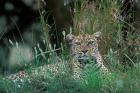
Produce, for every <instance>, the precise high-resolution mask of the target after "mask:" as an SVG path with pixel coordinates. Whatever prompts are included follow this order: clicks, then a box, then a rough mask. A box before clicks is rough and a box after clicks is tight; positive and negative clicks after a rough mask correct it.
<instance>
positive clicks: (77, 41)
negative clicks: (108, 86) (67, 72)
mask: <svg viewBox="0 0 140 93" xmlns="http://www.w3.org/2000/svg"><path fill="white" fill-rule="evenodd" d="M100 36H101V32H95V33H94V34H80V35H78V36H75V35H73V34H71V33H70V34H68V35H67V36H66V40H67V42H68V44H69V46H70V54H71V55H72V60H73V64H74V66H73V69H75V70H73V71H74V72H73V73H74V76H77V77H76V78H79V77H80V75H79V74H80V71H81V70H82V69H83V67H85V65H86V64H88V63H89V62H90V63H95V64H96V65H97V67H98V68H99V69H100V71H101V72H102V73H104V74H105V73H110V72H109V70H108V69H107V67H106V66H105V65H104V63H103V59H102V56H101V54H100V52H99V49H98V46H99V45H98V43H99V41H100V39H101V38H100ZM78 69H79V70H78Z"/></svg>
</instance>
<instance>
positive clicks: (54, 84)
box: [0, 0, 140, 93]
mask: <svg viewBox="0 0 140 93" xmlns="http://www.w3.org/2000/svg"><path fill="white" fill-rule="evenodd" d="M121 7H122V3H121V2H120V1H119V0H99V1H98V0H95V2H94V3H91V4H89V5H87V2H85V1H83V0H81V2H78V3H75V8H74V19H73V21H74V27H73V28H72V29H73V33H74V34H75V35H78V34H83V33H89V34H92V33H94V32H96V31H101V32H102V38H101V41H100V44H99V49H100V52H101V53H102V56H103V58H104V63H105V65H107V67H108V68H109V69H110V72H111V74H110V75H106V74H102V73H100V72H99V71H97V70H95V69H96V68H95V67H94V66H89V67H87V68H86V69H84V70H83V71H82V74H81V79H75V78H73V77H72V76H71V72H70V71H69V70H68V69H69V68H70V67H69V66H68V65H67V64H69V63H70V59H68V58H69V57H68V56H69V55H66V54H67V53H66V52H67V51H65V49H64V51H63V52H62V54H61V56H60V58H61V61H62V62H63V63H65V64H64V65H63V64H62V66H60V67H59V66H58V68H59V70H60V72H59V74H57V75H53V73H52V72H50V71H49V70H48V69H46V72H45V74H43V77H42V75H40V73H41V72H40V73H38V75H37V76H36V77H34V79H33V82H32V83H31V84H30V83H29V82H25V84H24V85H23V86H22V87H20V88H19V87H18V86H16V84H13V83H12V82H10V81H7V80H3V77H1V80H0V93H124V92H128V93H139V92H140V80H139V78H140V71H139V68H140V67H139V61H140V54H139V53H140V50H139V49H140V47H139V46H138V47H136V48H137V51H131V50H129V49H130V48H129V46H130V45H129V44H130V43H129V41H131V39H132V38H131V37H132V35H131V34H130V33H128V34H129V35H128V41H127V42H126V41H124V39H123V37H122V29H123V27H124V25H125V24H128V26H130V28H131V26H132V25H131V24H129V23H126V22H125V20H123V19H122V18H121V15H120V12H121V10H120V9H121ZM130 15H131V14H130ZM41 23H42V26H43V27H42V28H43V31H48V30H49V29H48V27H47V25H46V22H45V21H44V18H43V16H41ZM128 30H131V29H128ZM128 32H131V31H128ZM43 33H44V32H43ZM45 35H46V38H48V36H47V32H45ZM133 37H134V36H133ZM46 41H47V42H46V51H48V52H46V53H49V54H51V55H49V56H48V55H45V56H46V59H45V62H46V60H47V64H54V63H56V61H57V56H56V55H55V52H49V51H54V50H53V49H54V48H53V47H51V46H50V44H49V41H48V39H46ZM61 49H63V47H62V48H61ZM37 51H39V50H37ZM40 52H41V51H40ZM39 56H42V55H41V54H40V55H39ZM40 61H42V60H40V58H39V57H38V54H37V53H36V55H35V59H34V60H33V62H34V63H35V67H34V66H33V68H35V69H36V68H38V67H39V66H40V65H38V64H41V62H40ZM43 61H44V60H43ZM122 63H133V67H127V69H126V67H125V66H124V65H123V64H122ZM135 63H137V64H135ZM61 67H62V69H61ZM30 70H32V67H29V68H28V69H27V73H30ZM64 72H65V73H64ZM25 79H26V78H25Z"/></svg>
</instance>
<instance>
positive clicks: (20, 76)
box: [5, 32, 109, 82]
mask: <svg viewBox="0 0 140 93" xmlns="http://www.w3.org/2000/svg"><path fill="white" fill-rule="evenodd" d="M100 36H101V32H95V33H94V34H80V35H78V36H76V35H73V34H71V33H70V34H67V35H66V38H65V39H66V42H67V43H68V45H69V46H70V49H69V50H70V53H69V54H70V61H69V62H70V63H71V67H72V75H73V77H74V78H75V79H79V78H81V72H82V71H83V70H84V67H85V66H86V65H87V64H89V63H95V64H96V65H97V67H99V69H100V71H101V72H103V73H109V70H108V69H107V67H106V66H105V65H104V63H103V59H102V56H101V54H100V52H99V49H98V46H99V45H98V42H99V40H100ZM59 61H62V60H61V59H59ZM62 64H63V62H57V65H56V64H55V65H54V64H50V65H44V66H41V67H39V68H38V69H39V71H38V70H36V69H32V71H31V73H27V72H26V71H20V72H18V73H16V74H12V75H9V76H7V77H6V78H5V79H9V80H12V81H14V82H19V81H20V82H23V81H24V78H28V79H29V80H28V79H26V80H28V81H29V82H31V77H34V76H36V75H38V74H40V73H43V74H42V76H43V75H44V72H46V71H47V70H48V69H49V70H51V72H53V73H55V74H58V73H59V71H58V70H59V68H61V67H63V66H62ZM63 65H64V64H63ZM60 71H62V70H60Z"/></svg>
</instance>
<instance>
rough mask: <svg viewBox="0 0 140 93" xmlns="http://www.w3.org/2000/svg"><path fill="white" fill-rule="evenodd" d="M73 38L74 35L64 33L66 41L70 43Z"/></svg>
mask: <svg viewBox="0 0 140 93" xmlns="http://www.w3.org/2000/svg"><path fill="white" fill-rule="evenodd" d="M74 38H75V36H74V35H72V34H68V35H66V40H67V42H68V43H71V42H72V40H73V39H74Z"/></svg>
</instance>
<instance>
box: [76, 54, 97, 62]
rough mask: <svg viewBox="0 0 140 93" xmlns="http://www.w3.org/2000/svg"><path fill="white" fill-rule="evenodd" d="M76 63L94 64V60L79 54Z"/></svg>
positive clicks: (91, 57)
mask: <svg viewBox="0 0 140 93" xmlns="http://www.w3.org/2000/svg"><path fill="white" fill-rule="evenodd" d="M78 62H80V64H87V63H90V62H96V58H95V57H94V56H90V55H87V54H81V55H79V56H78Z"/></svg>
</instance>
